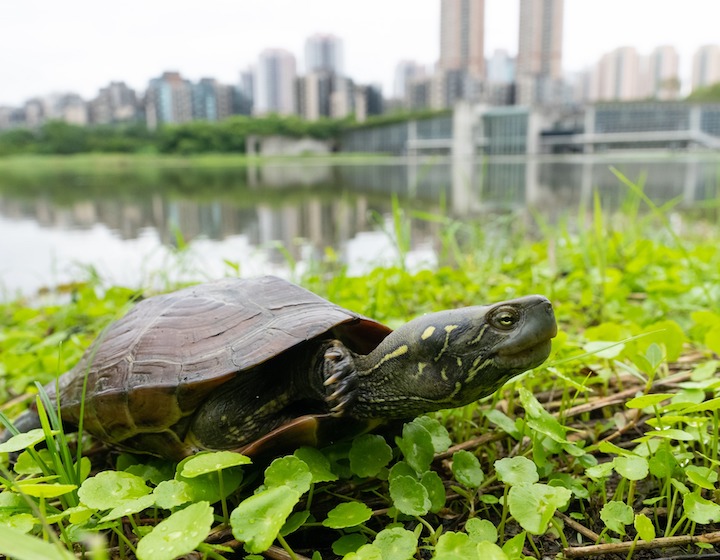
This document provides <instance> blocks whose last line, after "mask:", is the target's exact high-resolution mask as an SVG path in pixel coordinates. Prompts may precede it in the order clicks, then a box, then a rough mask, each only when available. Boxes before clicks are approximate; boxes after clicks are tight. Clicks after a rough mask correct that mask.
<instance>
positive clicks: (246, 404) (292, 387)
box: [4, 276, 557, 461]
mask: <svg viewBox="0 0 720 560" xmlns="http://www.w3.org/2000/svg"><path fill="white" fill-rule="evenodd" d="M556 333H557V325H556V321H555V316H554V312H553V308H552V305H551V303H550V302H549V301H548V299H546V298H545V297H543V296H539V295H531V296H526V297H521V298H518V299H512V300H509V301H504V302H501V303H496V304H493V305H485V306H480V305H478V306H471V307H463V308H458V309H449V310H445V311H439V312H435V313H429V314H426V315H422V316H420V317H418V318H415V319H413V320H411V321H410V322H408V323H406V324H404V325H402V326H400V327H399V328H397V329H396V330H394V331H393V330H392V329H390V328H389V327H387V326H385V325H383V324H381V323H379V322H377V321H375V320H373V319H370V318H368V317H365V316H363V315H360V314H358V313H355V312H353V311H350V310H347V309H344V308H342V307H340V306H339V305H336V304H334V303H332V302H330V301H328V300H326V299H324V298H322V297H320V296H318V295H316V294H314V293H312V292H310V291H308V290H306V289H305V288H302V287H300V286H298V285H296V284H293V283H291V282H289V281H286V280H284V279H281V278H278V277H275V276H263V277H259V278H250V279H238V278H225V279H221V280H217V281H213V282H208V283H204V284H198V285H195V286H190V287H187V288H184V289H181V290H178V291H175V292H171V293H167V294H161V295H156V296H152V297H149V298H147V299H144V300H141V301H140V302H139V303H137V304H136V305H135V306H134V307H133V308H132V309H131V310H130V311H129V312H128V313H127V314H126V315H125V316H124V317H122V318H120V319H118V320H117V321H115V322H114V323H111V324H110V325H109V326H108V327H107V328H106V329H105V330H104V331H103V332H102V333H101V334H100V335H99V336H98V338H97V339H96V340H95V341H94V342H93V343H92V344H91V345H90V347H89V348H88V349H87V351H86V352H85V354H84V355H83V357H82V358H81V359H80V361H79V362H78V363H77V365H76V366H75V367H74V368H72V369H71V370H70V371H68V372H67V373H65V374H63V375H61V376H60V377H59V378H58V380H57V382H53V383H50V384H48V386H47V387H46V389H47V391H48V393H49V394H50V395H51V396H53V397H54V395H55V394H56V391H58V392H59V397H60V398H59V402H60V411H61V417H62V421H63V424H64V425H67V426H68V427H69V428H77V427H78V426H79V425H80V422H81V416H82V429H83V431H84V432H87V433H89V434H91V435H92V436H94V437H95V438H97V439H99V440H102V441H103V442H106V443H108V444H110V445H111V446H115V447H118V448H121V449H125V450H129V451H132V452H137V453H145V454H151V455H156V456H160V457H164V458H167V459H172V460H176V461H179V460H182V459H183V458H185V457H187V456H189V455H192V454H194V453H197V452H200V451H204V450H234V451H240V452H243V453H245V454H247V455H250V456H254V455H259V454H261V453H267V452H271V451H274V450H280V449H287V448H292V447H300V446H301V445H312V446H322V445H328V444H331V443H333V442H335V441H338V440H341V439H343V438H348V437H350V436H353V435H357V434H360V433H363V432H369V431H372V430H375V429H376V428H378V427H379V426H381V425H383V424H386V423H389V422H392V421H402V420H409V419H412V418H414V417H416V416H418V415H421V414H424V413H428V412H432V411H436V410H440V409H446V408H454V407H459V406H463V405H466V404H468V403H471V402H473V401H476V400H478V399H480V398H482V397H484V396H486V395H489V394H492V393H493V392H495V391H496V390H497V389H498V388H499V387H501V386H502V385H503V384H504V383H505V382H506V381H507V380H508V379H510V378H512V377H513V376H515V375H517V374H519V373H521V372H524V371H526V370H529V369H532V368H534V367H536V366H538V365H540V364H542V363H543V362H544V361H545V360H546V359H547V357H548V355H549V353H550V350H551V339H552V338H553V337H554V336H555V335H556ZM83 394H84V395H85V396H84V402H83ZM15 426H16V428H17V429H18V430H19V431H27V430H29V429H31V428H33V427H38V426H39V419H38V416H37V412H36V411H33V410H28V411H27V412H25V413H24V414H23V415H21V416H20V417H19V418H18V419H17V420H16V424H15ZM8 437H9V434H6V435H5V438H4V439H7V438H8Z"/></svg>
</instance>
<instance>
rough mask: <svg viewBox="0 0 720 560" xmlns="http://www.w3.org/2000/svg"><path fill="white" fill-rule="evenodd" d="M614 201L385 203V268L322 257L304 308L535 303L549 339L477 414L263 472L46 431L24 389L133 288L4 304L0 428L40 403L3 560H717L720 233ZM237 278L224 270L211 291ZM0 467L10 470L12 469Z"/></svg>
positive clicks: (397, 315) (385, 313) (127, 302)
mask: <svg viewBox="0 0 720 560" xmlns="http://www.w3.org/2000/svg"><path fill="white" fill-rule="evenodd" d="M618 180H619V181H621V182H623V183H624V184H625V185H626V186H627V189H628V201H627V203H626V205H625V208H624V209H623V211H622V212H620V213H618V214H613V215H609V214H606V213H605V212H604V211H603V208H602V204H601V199H600V197H599V196H598V197H596V200H595V201H594V203H593V205H592V208H590V209H589V211H588V212H583V213H582V214H581V215H579V216H577V217H572V218H573V219H572V220H570V219H568V220H567V222H563V223H559V224H552V225H550V224H546V223H544V222H543V220H542V219H541V218H540V217H539V216H536V217H535V219H533V220H529V221H528V220H523V219H520V218H519V217H518V216H511V217H504V218H497V219H495V222H494V223H493V224H492V225H488V222H489V220H490V218H488V219H486V220H484V224H483V225H482V226H480V225H472V226H471V225H467V224H460V223H457V222H454V221H452V220H448V219H445V218H438V217H436V216H426V215H409V214H407V213H404V212H402V211H401V210H400V209H399V208H398V207H397V206H396V208H395V213H394V222H393V224H394V226H393V230H392V231H390V232H388V233H389V234H390V235H392V237H393V239H395V241H396V243H397V249H398V263H397V266H394V267H389V268H379V269H375V270H373V271H371V272H369V273H368V274H367V275H365V276H362V277H349V276H347V275H346V274H345V273H344V272H343V268H342V266H341V265H339V264H338V263H337V262H334V261H333V256H332V255H329V256H328V262H325V263H318V264H317V265H315V266H314V267H312V268H311V269H310V270H308V271H306V272H303V273H302V274H299V277H298V278H297V280H298V281H300V282H301V283H302V284H303V285H305V286H306V287H308V288H310V289H311V290H313V291H315V292H317V293H319V294H320V295H323V296H325V297H327V298H328V299H330V300H332V301H334V302H336V303H338V304H340V305H342V306H344V307H347V308H349V309H353V310H355V311H358V312H360V313H363V314H366V315H369V316H372V317H374V318H377V319H378V320H380V321H383V322H386V323H388V324H390V325H391V326H394V325H397V324H400V323H403V322H405V321H406V320H407V319H409V318H411V317H413V316H416V315H419V314H421V313H425V312H428V311H434V310H439V309H446V308H451V307H458V306H463V305H472V304H477V303H479V302H491V301H497V300H502V299H508V298H511V297H516V296H520V295H524V294H528V293H542V294H545V295H547V296H548V297H549V298H550V299H551V300H552V301H553V303H554V305H555V309H556V314H557V318H558V322H559V325H560V334H559V336H558V337H557V339H556V340H555V342H554V349H553V354H552V355H551V357H550V358H549V360H548V361H547V362H546V363H545V364H544V365H543V366H540V367H539V368H537V369H536V370H535V371H533V372H530V373H528V374H525V375H523V376H522V377H521V378H519V379H516V380H514V381H511V382H510V383H509V384H508V385H506V387H504V388H503V389H502V390H501V391H500V392H499V393H498V394H496V395H494V396H492V397H489V398H488V399H486V400H485V401H484V402H481V403H477V404H473V405H471V406H468V407H465V408H462V409H458V410H453V411H446V412H440V413H437V414H432V415H429V416H424V417H420V418H417V419H415V420H413V421H412V422H409V423H407V424H406V425H405V426H404V427H403V428H402V430H401V432H400V433H398V434H396V435H394V436H389V437H382V436H380V435H377V434H366V435H364V436H360V437H358V438H356V439H354V440H353V441H349V442H346V443H343V444H339V445H336V446H333V447H331V448H326V449H323V450H316V449H311V448H301V449H298V450H297V451H296V452H295V453H294V454H292V455H289V456H284V457H278V458H277V459H275V460H274V461H272V462H271V463H269V464H252V463H251V462H250V461H249V460H248V459H247V458H245V457H243V456H242V455H239V454H236V453H230V452H219V453H207V454H200V455H197V456H194V457H192V458H189V459H186V460H184V461H182V462H181V463H179V464H174V463H170V462H167V461H162V460H159V459H155V458H152V457H148V456H140V455H137V456H133V455H129V454H125V453H118V452H117V451H113V450H108V449H107V448H105V447H103V446H100V445H98V444H96V443H95V442H92V441H90V440H89V439H87V438H80V439H79V441H76V440H75V436H73V435H66V434H64V433H63V432H62V429H61V426H60V425H59V423H58V421H57V413H56V403H53V402H51V401H50V400H48V399H46V398H45V399H44V398H43V395H42V392H39V393H38V391H37V389H36V387H35V385H34V382H35V381H38V382H40V384H44V383H47V382H49V381H51V380H52V379H53V378H54V377H55V376H56V375H58V374H60V373H62V372H64V371H65V370H66V369H69V367H70V366H71V365H72V364H74V362H75V361H76V360H77V359H78V358H79V356H80V354H81V353H82V351H83V350H84V349H85V348H86V347H87V346H88V345H89V343H90V342H91V340H92V339H93V338H94V336H95V335H96V334H97V333H98V332H99V331H100V329H101V328H102V327H103V326H104V325H106V324H107V323H109V322H110V321H111V320H113V319H115V318H117V317H119V316H120V315H122V314H123V313H124V312H125V311H127V309H128V308H129V307H130V306H131V305H132V304H133V302H134V301H136V300H137V298H139V297H142V296H143V295H147V292H148V290H142V289H141V290H138V289H135V288H133V289H130V288H125V287H117V286H114V287H108V286H104V285H103V284H102V282H101V281H99V280H97V279H93V280H88V281H79V282H78V283H77V284H74V285H71V286H64V287H61V289H60V292H61V293H59V294H58V293H57V292H52V293H49V294H40V295H38V296H36V297H34V298H32V299H30V300H22V299H19V300H15V301H11V302H7V303H3V304H0V402H1V403H3V404H2V405H0V410H1V411H2V412H3V413H4V414H5V415H7V416H10V417H13V416H15V415H16V414H17V413H18V412H19V411H20V410H22V408H23V407H24V406H26V405H27V404H28V403H29V402H30V401H32V400H35V401H36V402H38V404H39V408H40V410H41V411H43V414H42V419H43V429H41V430H34V431H32V432H29V433H27V434H22V435H18V436H16V437H14V438H12V439H11V440H9V441H8V442H6V443H5V444H1V445H0V452H2V453H0V455H2V459H0V461H2V462H0V465H2V467H1V468H0V489H1V491H0V554H5V555H8V556H9V557H12V558H72V557H75V554H79V553H85V554H87V555H89V556H90V557H94V558H133V557H137V558H140V559H141V560H143V559H163V558H168V559H170V558H175V557H178V556H183V555H191V556H190V557H193V558H234V557H251V558H260V557H263V556H266V557H271V558H288V557H289V558H303V557H313V558H335V557H346V558H349V559H356V560H360V559H384V560H389V559H404V558H407V559H409V558H436V559H440V560H442V559H451V558H452V559H455V558H483V559H486V558H492V559H506V558H507V559H518V558H523V557H530V558H540V557H552V556H555V555H557V554H562V555H564V556H565V557H584V558H585V557H591V556H593V555H601V554H603V555H614V556H610V557H617V558H620V557H622V558H630V557H633V558H654V557H661V556H665V557H668V556H675V557H676V556H681V555H688V556H690V557H695V556H698V555H702V554H705V553H708V552H710V551H712V550H713V546H714V543H717V542H720V526H719V525H718V524H719V522H720V500H719V499H718V497H719V496H720V494H719V490H718V473H719V472H720V469H719V467H720V465H719V462H718V446H719V443H718V438H719V436H718V434H719V432H720V430H719V428H720V413H719V412H718V409H719V408H720V377H719V376H718V371H719V370H720V357H719V354H720V246H719V244H718V243H717V238H718V237H717V235H718V233H720V229H719V228H718V223H717V222H716V223H714V224H713V223H711V222H708V221H707V220H706V221H703V222H702V226H700V225H695V226H692V227H690V226H688V223H689V222H688V221H687V220H685V221H682V222H680V223H679V224H678V223H676V221H675V220H674V217H675V216H674V212H675V209H674V203H673V202H671V203H668V204H667V205H666V206H665V207H663V208H657V207H655V206H654V205H653V204H652V203H651V202H650V201H649V200H648V199H647V198H646V197H645V195H644V194H643V192H642V189H641V188H640V186H639V185H638V184H636V183H634V182H631V181H628V180H627V179H626V178H625V177H623V176H622V175H619V174H618ZM715 211H717V208H714V209H713V208H710V212H709V216H710V218H712V217H713V212H715ZM671 217H672V218H673V222H672V223H673V225H672V226H671V221H670V218H671ZM705 217H706V218H707V217H708V216H707V215H706V216H705ZM413 219H422V220H433V221H435V222H437V227H438V239H439V240H440V243H439V246H438V252H439V255H440V264H439V265H438V267H437V268H436V269H433V270H420V271H411V270H408V269H407V268H406V267H405V266H404V263H405V259H404V254H405V252H406V250H407V247H408V241H409V239H408V235H409V233H408V232H409V231H410V230H409V228H408V227H407V225H408V223H409V221H410V220H413ZM238 271H241V267H240V266H239V265H238V264H237V263H228V273H237V272H238ZM171 287H174V286H167V289H170V288H171ZM59 296H60V297H59ZM58 297H59V299H58ZM41 443H44V445H39V444H41ZM8 452H13V453H16V454H18V455H17V461H16V462H15V463H14V464H13V465H11V464H10V463H9V462H8V461H7V453H8ZM246 555H248V556H246Z"/></svg>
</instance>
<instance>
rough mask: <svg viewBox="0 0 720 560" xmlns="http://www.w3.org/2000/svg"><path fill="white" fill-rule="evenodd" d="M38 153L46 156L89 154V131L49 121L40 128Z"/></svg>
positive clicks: (64, 123)
mask: <svg viewBox="0 0 720 560" xmlns="http://www.w3.org/2000/svg"><path fill="white" fill-rule="evenodd" d="M38 140H39V145H38V151H39V152H41V153H46V154H77V153H80V152H87V151H88V148H89V145H88V129H87V128H85V127H82V126H76V125H74V124H69V123H66V122H64V121H49V122H47V123H45V124H44V125H43V126H42V127H40V133H39V138H38Z"/></svg>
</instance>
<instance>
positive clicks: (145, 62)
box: [0, 0, 720, 105]
mask: <svg viewBox="0 0 720 560" xmlns="http://www.w3.org/2000/svg"><path fill="white" fill-rule="evenodd" d="M135 1H136V0H130V1H129V3H128V5H127V9H126V11H127V12H129V13H130V16H132V13H138V12H137V11H134V10H133V5H134V4H135ZM39 4H40V2H39V0H36V1H33V0H30V1H28V2H23V3H21V2H14V3H12V7H11V8H8V7H7V6H6V8H5V11H6V14H5V15H6V16H8V17H7V19H6V21H7V22H8V23H9V25H6V26H5V27H6V29H7V30H8V32H4V33H3V34H2V36H0V51H1V52H4V53H12V54H7V55H6V56H4V57H0V105H20V104H22V103H23V102H24V101H25V100H27V99H28V98H31V97H35V96H44V95H47V94H50V93H54V92H66V91H72V92H77V93H79V94H80V95H81V96H83V97H86V98H90V97H93V96H95V95H97V92H98V90H99V89H100V88H102V87H105V86H106V85H107V84H108V83H109V82H111V81H117V80H123V81H125V82H127V83H128V84H129V85H130V86H131V87H132V88H134V89H136V90H142V89H144V88H145V87H146V86H147V83H148V81H149V80H150V79H151V78H152V77H154V76H157V75H159V74H161V73H162V72H163V71H166V70H169V69H173V70H177V71H178V72H180V73H181V74H182V75H183V76H187V77H188V78H189V79H192V80H199V79H200V78H203V77H212V78H216V79H217V80H218V81H220V82H223V83H230V84H237V83H238V81H239V74H240V72H241V71H242V70H244V69H246V68H247V67H248V66H249V65H251V64H255V63H256V61H257V59H258V56H259V54H260V52H261V51H263V50H264V49H267V48H284V49H287V50H289V51H290V52H291V53H292V54H293V55H295V56H296V57H297V59H298V61H299V62H301V64H300V72H301V73H303V72H304V56H303V49H304V43H305V41H306V39H307V38H308V37H309V36H311V35H314V34H316V33H331V34H333V35H336V36H338V37H339V38H340V39H342V41H343V43H344V50H345V56H344V58H345V73H346V74H347V75H348V76H351V77H352V78H353V79H355V80H356V81H357V82H359V83H379V84H381V85H382V87H383V92H384V93H385V95H391V94H392V91H393V87H392V82H393V79H394V71H395V67H396V65H397V63H398V62H400V61H401V60H414V61H417V62H420V63H421V64H424V65H426V66H427V67H428V68H432V67H433V66H434V65H435V64H436V63H437V62H438V60H439V55H440V52H439V50H440V49H439V43H440V42H439V36H440V2H439V1H438V0H432V1H429V0H426V1H425V2H423V3H418V2H409V1H405V0H396V1H395V2H393V3H380V2H379V1H377V0H367V1H366V2H364V3H363V4H362V8H363V9H362V10H359V11H357V13H355V12H353V13H352V14H351V15H350V14H349V13H348V11H347V4H346V3H343V6H342V9H341V8H340V7H338V6H336V5H335V4H333V3H330V2H326V1H325V0H311V1H309V2H307V3H305V4H303V6H304V7H305V11H306V12H308V14H296V13H295V12H296V11H297V8H296V5H295V4H293V3H292V2H289V1H287V0H271V1H269V2H266V3H261V4H262V6H265V7H262V6H261V5H260V4H254V5H253V6H252V7H248V8H245V7H243V6H238V5H235V4H231V3H228V2H220V1H219V0H208V1H207V2H206V3H205V4H204V5H203V8H204V11H203V12H202V13H196V10H192V9H189V7H190V5H189V4H184V3H180V4H179V5H178V4H176V3H173V4H172V7H173V8H172V10H171V9H170V6H171V5H170V4H169V3H165V2H164V1H161V0H159V1H158V2H155V3H153V4H152V5H150V6H151V7H149V6H147V5H143V9H142V13H143V18H140V19H138V18H136V17H135V16H132V17H130V16H128V18H129V19H125V17H124V16H125V12H123V13H122V14H119V16H118V18H116V23H115V25H105V26H103V27H101V26H97V21H96V20H93V19H92V14H95V13H96V11H94V10H90V9H87V10H86V9H84V6H86V2H85V0H69V3H65V4H63V7H62V10H61V9H60V8H59V7H58V8H57V10H58V11H57V12H55V10H56V7H55V5H54V4H43V6H42V12H43V14H44V15H46V16H47V17H43V18H42V21H39V22H38V21H36V20H37V17H29V16H30V14H32V15H33V16H35V14H36V12H38V10H39ZM485 4H486V14H485V20H486V21H485V43H484V50H485V54H486V56H487V57H490V56H492V54H493V52H494V50H495V49H498V48H502V49H505V50H507V51H508V52H509V53H510V54H511V55H516V54H517V39H518V14H519V6H518V4H517V2H507V1H506V0H486V2H485ZM650 6H652V10H649V8H650ZM675 6H676V4H675V5H674V3H671V2H670V0H655V1H653V2H650V1H648V0H634V1H633V2H632V3H623V4H620V2H619V0H608V1H606V2H603V3H588V2H582V3H580V0H567V1H566V3H565V24H564V33H563V67H564V68H563V69H564V71H565V72H568V71H578V70H582V69H583V68H586V67H589V66H592V65H594V64H595V63H597V61H598V60H599V59H600V57H601V56H602V55H603V54H605V53H607V52H609V51H611V50H613V49H615V48H618V47H622V46H632V47H634V48H636V49H637V50H638V51H640V52H650V51H652V50H653V49H654V48H655V47H658V46H660V45H665V44H670V45H674V46H675V47H676V48H677V50H678V52H679V54H680V79H681V81H682V85H683V90H684V91H686V90H687V88H688V87H689V85H690V73H691V67H692V55H693V52H694V51H695V50H697V49H698V48H699V47H700V46H702V45H703V44H708V43H717V40H718V39H717V32H716V31H715V29H714V25H713V22H714V21H717V19H718V18H715V17H712V14H715V13H717V15H718V17H720V4H717V3H716V2H712V1H709V0H687V1H686V2H685V3H684V4H683V13H684V15H686V16H688V15H690V17H691V18H692V20H693V25H692V26H682V28H680V27H678V26H677V25H676V24H677V14H676V9H675ZM614 7H616V8H617V9H614ZM620 7H622V9H620ZM374 8H377V9H376V10H375V9H374ZM266 10H267V12H265V11H266ZM341 12H343V13H344V15H342V14H341ZM271 13H274V15H275V19H272V18H270V16H269V14H271ZM278 13H282V14H283V16H284V17H283V21H282V22H278V21H277V19H276V16H277V14H278ZM167 14H172V16H173V19H172V23H173V25H167V21H165V20H163V19H162V17H161V16H167ZM233 15H234V16H235V17H234V20H233V17H232V16H233ZM618 15H621V16H622V17H619V16H618ZM693 15H695V16H696V17H692V16H693ZM206 16H207V17H209V20H206ZM210 16H211V17H210ZM296 16H297V17H296ZM301 16H302V17H301ZM86 18H89V19H86ZM228 18H229V19H230V20H231V21H234V22H235V27H234V32H232V33H231V32H230V31H231V30H232V29H229V28H228V25H227V22H226V20H227V19H228ZM263 18H264V19H263ZM613 18H614V20H613ZM286 20H287V21H286ZM104 21H107V20H104ZM288 21H289V22H290V23H292V27H291V28H290V30H288ZM28 22H32V25H33V31H32V33H31V34H30V33H29V31H28V28H27V23H28ZM204 26H205V27H207V29H204ZM687 28H690V29H687ZM368 34H369V36H370V37H372V39H373V40H372V41H368V40H367V36H368ZM28 36H32V37H33V38H34V40H33V41H28V40H27V37H28ZM583 37H584V40H583ZM123 38H124V39H123ZM188 38H192V40H191V41H188ZM150 40H152V42H153V44H151V43H150V42H149V41H150ZM90 46H92V48H89V47H90ZM581 47H582V48H581Z"/></svg>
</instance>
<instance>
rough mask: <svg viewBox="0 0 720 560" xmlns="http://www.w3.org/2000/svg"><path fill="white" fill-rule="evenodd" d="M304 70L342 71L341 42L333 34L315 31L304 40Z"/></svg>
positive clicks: (338, 72)
mask: <svg viewBox="0 0 720 560" xmlns="http://www.w3.org/2000/svg"><path fill="white" fill-rule="evenodd" d="M305 72H306V73H307V74H311V73H313V72H332V73H333V74H337V75H341V74H342V73H343V43H342V39H340V38H339V37H336V36H335V35H329V34H324V33H316V34H315V35H313V36H311V37H308V38H307V40H306V41H305Z"/></svg>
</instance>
